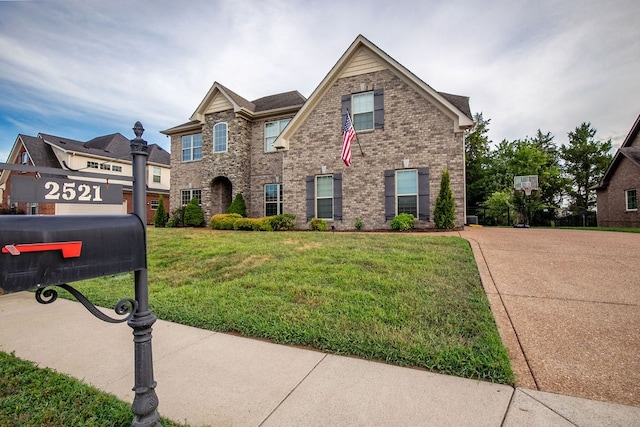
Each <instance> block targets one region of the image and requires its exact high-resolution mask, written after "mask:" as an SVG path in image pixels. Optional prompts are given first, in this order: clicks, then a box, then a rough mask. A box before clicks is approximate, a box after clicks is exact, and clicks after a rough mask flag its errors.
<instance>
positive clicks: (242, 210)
mask: <svg viewBox="0 0 640 427" xmlns="http://www.w3.org/2000/svg"><path fill="white" fill-rule="evenodd" d="M227 213H236V214H240V215H242V216H243V217H246V216H247V205H246V204H245V203H244V197H242V193H238V194H236V197H235V199H233V203H231V205H230V206H229V209H227Z"/></svg>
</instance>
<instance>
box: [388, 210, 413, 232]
mask: <svg viewBox="0 0 640 427" xmlns="http://www.w3.org/2000/svg"><path fill="white" fill-rule="evenodd" d="M415 223H416V219H415V217H414V216H413V215H411V214H408V213H401V214H399V215H396V216H395V218H393V219H392V220H391V229H392V230H395V231H407V230H411V229H412V228H413V226H414V225H415Z"/></svg>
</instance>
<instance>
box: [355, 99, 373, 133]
mask: <svg viewBox="0 0 640 427" xmlns="http://www.w3.org/2000/svg"><path fill="white" fill-rule="evenodd" d="M351 106H352V107H351V108H353V111H352V113H353V128H354V129H355V130H356V131H360V130H373V129H374V126H373V92H365V93H358V94H355V95H353V96H352V97H351Z"/></svg>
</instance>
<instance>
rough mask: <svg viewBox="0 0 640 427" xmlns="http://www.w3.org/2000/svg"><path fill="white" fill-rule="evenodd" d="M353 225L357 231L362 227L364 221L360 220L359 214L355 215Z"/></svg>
mask: <svg viewBox="0 0 640 427" xmlns="http://www.w3.org/2000/svg"><path fill="white" fill-rule="evenodd" d="M355 227H356V230H358V231H359V230H362V229H363V228H364V221H362V218H360V217H359V216H357V217H356V223H355Z"/></svg>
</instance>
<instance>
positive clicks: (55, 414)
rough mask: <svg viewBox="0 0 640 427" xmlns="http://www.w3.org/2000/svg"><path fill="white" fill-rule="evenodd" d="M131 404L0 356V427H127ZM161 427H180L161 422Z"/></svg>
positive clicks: (30, 364) (47, 371)
mask: <svg viewBox="0 0 640 427" xmlns="http://www.w3.org/2000/svg"><path fill="white" fill-rule="evenodd" d="M132 420H133V413H132V412H131V403H125V402H122V401H121V400H118V398H116V397H115V396H113V395H111V394H107V393H104V392H101V391H98V390H97V389H95V388H94V387H91V386H88V385H86V384H84V383H82V382H81V381H78V380H76V379H73V378H70V377H68V376H65V375H61V374H58V373H56V372H55V371H52V370H50V369H39V368H38V367H36V366H34V364H33V363H31V362H26V361H23V360H20V359H18V358H17V357H15V356H14V355H13V354H7V353H3V352H0V426H3V427H12V426H16V427H17V426H20V427H27V426H34V427H36V426H37V427H39V426H49V427H58V426H60V427H63V426H64V427H66V426H96V427H97V426H105V427H106V426H109V427H113V426H130V425H131V421H132ZM161 423H162V425H163V426H181V425H183V424H176V423H174V422H172V421H170V420H167V419H164V418H163V419H161Z"/></svg>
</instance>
